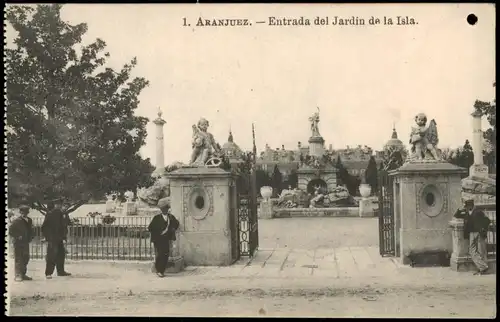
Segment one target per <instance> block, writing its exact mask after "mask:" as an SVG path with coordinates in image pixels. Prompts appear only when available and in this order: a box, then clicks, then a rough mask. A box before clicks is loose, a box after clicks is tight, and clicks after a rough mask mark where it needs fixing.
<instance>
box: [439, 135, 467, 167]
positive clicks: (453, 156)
mask: <svg viewBox="0 0 500 322" xmlns="http://www.w3.org/2000/svg"><path fill="white" fill-rule="evenodd" d="M443 156H444V157H445V158H446V161H448V162H450V163H451V164H454V165H456V166H459V167H462V168H466V169H467V170H469V167H470V166H471V165H473V164H474V151H472V146H471V145H470V143H469V140H465V143H464V145H463V146H462V147H460V148H457V149H455V150H452V151H451V152H445V153H443Z"/></svg>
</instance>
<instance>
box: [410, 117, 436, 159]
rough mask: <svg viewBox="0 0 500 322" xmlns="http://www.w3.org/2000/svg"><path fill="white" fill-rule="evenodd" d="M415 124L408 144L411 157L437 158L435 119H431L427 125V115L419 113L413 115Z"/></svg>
mask: <svg viewBox="0 0 500 322" xmlns="http://www.w3.org/2000/svg"><path fill="white" fill-rule="evenodd" d="M415 123H416V124H417V126H415V127H412V129H411V134H410V144H411V145H412V147H411V152H412V159H415V160H436V161H437V160H439V156H438V152H437V149H436V146H437V144H438V143H439V139H438V132H437V127H436V121H435V120H434V119H433V120H431V121H430V122H429V124H428V125H427V116H426V115H425V114H424V113H419V114H417V115H416V116H415Z"/></svg>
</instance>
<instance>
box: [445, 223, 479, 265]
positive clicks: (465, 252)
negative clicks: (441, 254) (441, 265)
mask: <svg viewBox="0 0 500 322" xmlns="http://www.w3.org/2000/svg"><path fill="white" fill-rule="evenodd" d="M450 227H451V229H452V230H451V236H452V240H453V253H452V254H451V258H450V267H451V269H452V270H454V271H468V270H469V267H470V266H471V264H472V265H474V263H473V262H472V259H471V258H470V256H469V241H468V240H467V239H465V238H464V220H463V219H458V218H453V219H452V220H451V221H450Z"/></svg>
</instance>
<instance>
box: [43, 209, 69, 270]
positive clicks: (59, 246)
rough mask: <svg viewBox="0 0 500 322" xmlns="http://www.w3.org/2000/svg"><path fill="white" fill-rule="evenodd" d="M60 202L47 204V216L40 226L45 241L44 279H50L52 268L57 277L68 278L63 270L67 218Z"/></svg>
mask: <svg viewBox="0 0 500 322" xmlns="http://www.w3.org/2000/svg"><path fill="white" fill-rule="evenodd" d="M61 207H62V204H61V201H60V200H55V201H54V202H49V204H48V205H47V210H48V211H47V214H46V215H45V220H44V221H43V224H42V233H43V236H44V238H45V240H46V241H47V257H46V266H45V277H46V278H47V279H50V278H52V274H53V273H54V268H56V270H57V275H58V276H69V275H71V274H70V273H68V272H66V271H65V270H64V261H65V257H66V249H65V247H64V241H65V240H66V237H67V234H68V217H67V216H66V215H65V214H64V212H63V211H62V210H61Z"/></svg>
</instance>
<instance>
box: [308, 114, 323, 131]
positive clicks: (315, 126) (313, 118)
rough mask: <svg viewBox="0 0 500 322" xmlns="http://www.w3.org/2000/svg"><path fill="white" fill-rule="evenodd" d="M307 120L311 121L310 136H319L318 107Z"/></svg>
mask: <svg viewBox="0 0 500 322" xmlns="http://www.w3.org/2000/svg"><path fill="white" fill-rule="evenodd" d="M309 122H311V136H321V135H320V134H319V127H318V123H319V107H318V111H317V112H316V113H314V114H313V115H312V116H311V117H309Z"/></svg>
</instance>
